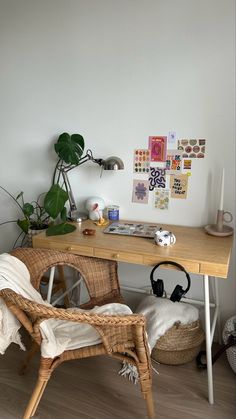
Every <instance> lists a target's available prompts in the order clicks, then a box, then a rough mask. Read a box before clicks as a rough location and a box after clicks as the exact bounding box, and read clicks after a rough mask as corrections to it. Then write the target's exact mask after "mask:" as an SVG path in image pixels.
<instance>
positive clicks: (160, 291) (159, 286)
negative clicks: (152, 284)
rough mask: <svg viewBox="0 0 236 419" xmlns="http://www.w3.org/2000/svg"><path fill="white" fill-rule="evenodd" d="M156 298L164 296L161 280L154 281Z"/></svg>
mask: <svg viewBox="0 0 236 419" xmlns="http://www.w3.org/2000/svg"><path fill="white" fill-rule="evenodd" d="M155 294H156V296H157V297H162V296H163V294H164V282H163V280H162V279H158V280H157V281H156V292H155Z"/></svg>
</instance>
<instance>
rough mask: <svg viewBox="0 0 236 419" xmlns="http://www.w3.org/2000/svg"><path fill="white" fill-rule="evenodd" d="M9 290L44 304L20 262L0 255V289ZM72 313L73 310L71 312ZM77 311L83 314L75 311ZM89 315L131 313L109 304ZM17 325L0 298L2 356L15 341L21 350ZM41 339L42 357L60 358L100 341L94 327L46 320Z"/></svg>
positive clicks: (117, 305)
mask: <svg viewBox="0 0 236 419" xmlns="http://www.w3.org/2000/svg"><path fill="white" fill-rule="evenodd" d="M5 288H10V289H12V290H13V291H15V292H17V293H18V294H20V295H22V296H23V297H26V298H28V299H30V300H32V301H35V302H37V303H40V304H46V305H48V303H47V302H45V301H44V300H43V299H42V297H41V295H40V294H39V293H38V292H37V291H36V290H35V288H34V287H33V286H32V285H31V282H30V274H29V271H28V269H27V267H26V266H25V264H24V263H23V262H21V261H20V260H19V259H17V258H16V257H14V256H11V255H9V254H8V253H4V254H2V255H0V290H1V289H5ZM73 310H75V309H73ZM78 310H80V311H84V310H81V309H78ZM89 312H92V313H97V314H132V311H131V310H130V308H129V307H128V306H126V305H124V304H118V303H112V304H106V305H104V306H101V307H94V308H93V309H92V310H89ZM19 328H20V323H19V322H18V320H17V319H16V317H15V316H14V315H13V314H12V313H11V312H10V310H9V309H8V308H7V307H6V305H5V303H4V301H3V300H2V298H0V353H1V354H4V352H5V350H6V349H7V347H8V346H9V345H10V343H12V342H14V343H17V344H19V345H20V346H21V348H22V349H24V347H23V345H22V343H21V341H20V335H19ZM40 329H41V333H42V337H43V341H42V345H41V354H42V356H43V357H45V358H53V357H55V356H58V355H60V354H61V353H62V352H63V351H64V350H66V349H76V348H80V347H83V346H89V345H95V344H97V343H100V342H101V338H100V335H99V334H98V332H97V331H96V330H95V329H94V327H92V326H90V325H87V324H78V323H74V322H68V321H65V320H55V319H49V320H44V321H43V322H42V323H41V324H40Z"/></svg>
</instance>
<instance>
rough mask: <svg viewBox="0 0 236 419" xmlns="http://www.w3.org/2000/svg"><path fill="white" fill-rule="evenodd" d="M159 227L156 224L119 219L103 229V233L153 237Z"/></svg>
mask: <svg viewBox="0 0 236 419" xmlns="http://www.w3.org/2000/svg"><path fill="white" fill-rule="evenodd" d="M158 228H159V227H158V225H156V224H141V223H119V222H118V221H117V222H115V223H112V224H110V225H109V226H108V227H106V228H105V230H103V233H108V234H120V235H124V236H136V237H147V238H150V239H153V238H154V237H155V233H156V231H157V230H158Z"/></svg>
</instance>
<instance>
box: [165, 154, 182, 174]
mask: <svg viewBox="0 0 236 419" xmlns="http://www.w3.org/2000/svg"><path fill="white" fill-rule="evenodd" d="M181 162H182V151H181V150H168V151H167V156H166V174H167V175H174V174H178V173H181Z"/></svg>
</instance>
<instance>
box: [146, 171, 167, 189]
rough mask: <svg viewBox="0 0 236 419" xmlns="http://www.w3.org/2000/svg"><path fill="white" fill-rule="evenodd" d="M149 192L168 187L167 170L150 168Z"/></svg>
mask: <svg viewBox="0 0 236 419" xmlns="http://www.w3.org/2000/svg"><path fill="white" fill-rule="evenodd" d="M148 181H149V191H153V189H154V188H156V187H157V188H165V186H166V170H165V169H162V168H160V167H150V173H149V179H148Z"/></svg>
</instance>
